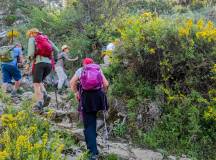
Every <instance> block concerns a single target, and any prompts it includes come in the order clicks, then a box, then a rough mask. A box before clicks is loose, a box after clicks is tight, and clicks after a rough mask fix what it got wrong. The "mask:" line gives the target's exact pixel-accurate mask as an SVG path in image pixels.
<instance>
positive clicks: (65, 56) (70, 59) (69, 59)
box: [63, 54, 79, 62]
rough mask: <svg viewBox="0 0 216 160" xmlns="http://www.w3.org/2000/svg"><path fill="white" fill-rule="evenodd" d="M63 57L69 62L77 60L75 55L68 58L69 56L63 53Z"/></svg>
mask: <svg viewBox="0 0 216 160" xmlns="http://www.w3.org/2000/svg"><path fill="white" fill-rule="evenodd" d="M63 57H64V58H65V59H66V60H67V61H70V62H73V61H76V60H78V59H79V58H78V56H76V58H73V59H72V58H69V56H68V55H67V54H64V55H63Z"/></svg>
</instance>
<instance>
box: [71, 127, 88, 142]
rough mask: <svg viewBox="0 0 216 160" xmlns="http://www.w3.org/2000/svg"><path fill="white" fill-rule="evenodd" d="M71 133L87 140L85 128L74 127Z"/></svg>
mask: <svg viewBox="0 0 216 160" xmlns="http://www.w3.org/2000/svg"><path fill="white" fill-rule="evenodd" d="M71 133H72V134H73V135H74V136H75V137H76V138H77V139H78V140H79V141H85V137H84V133H83V129H77V128H76V129H72V131H71Z"/></svg>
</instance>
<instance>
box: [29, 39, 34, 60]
mask: <svg viewBox="0 0 216 160" xmlns="http://www.w3.org/2000/svg"><path fill="white" fill-rule="evenodd" d="M34 41H35V40H34V38H29V41H28V59H29V60H30V61H31V60H32V59H33V58H34V53H35V43H34Z"/></svg>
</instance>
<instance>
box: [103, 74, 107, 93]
mask: <svg viewBox="0 0 216 160" xmlns="http://www.w3.org/2000/svg"><path fill="white" fill-rule="evenodd" d="M102 77H103V87H104V91H105V92H106V91H107V90H108V87H109V82H108V80H107V79H106V77H105V76H104V74H102Z"/></svg>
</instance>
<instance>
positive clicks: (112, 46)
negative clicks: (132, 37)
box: [106, 43, 115, 51]
mask: <svg viewBox="0 0 216 160" xmlns="http://www.w3.org/2000/svg"><path fill="white" fill-rule="evenodd" d="M114 49H115V45H114V44H113V43H109V44H108V45H107V47H106V50H107V51H113V50H114Z"/></svg>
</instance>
